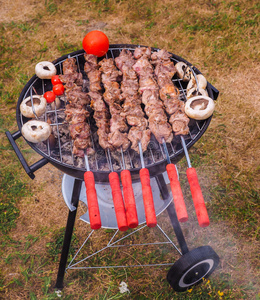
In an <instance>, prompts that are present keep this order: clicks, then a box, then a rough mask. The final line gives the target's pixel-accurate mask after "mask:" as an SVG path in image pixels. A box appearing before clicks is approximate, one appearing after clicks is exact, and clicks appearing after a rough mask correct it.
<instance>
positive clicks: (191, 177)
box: [186, 168, 209, 227]
mask: <svg viewBox="0 0 260 300" xmlns="http://www.w3.org/2000/svg"><path fill="white" fill-rule="evenodd" d="M186 174H187V178H188V181H189V184H190V190H191V196H192V199H193V203H194V207H195V211H196V215H197V218H198V221H199V225H200V227H207V226H209V216H208V212H207V208H206V205H205V202H204V198H203V195H202V191H201V188H200V185H199V180H198V176H197V172H196V169H194V168H188V169H187V170H186Z"/></svg>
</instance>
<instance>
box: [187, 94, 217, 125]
mask: <svg viewBox="0 0 260 300" xmlns="http://www.w3.org/2000/svg"><path fill="white" fill-rule="evenodd" d="M184 109H185V113H186V115H187V116H189V117H190V118H192V119H195V120H205V119H207V118H208V117H210V116H211V115H212V114H213V111H214V109H215V103H214V101H213V100H212V99H211V98H210V97H207V96H195V97H192V98H190V99H189V100H188V101H187V102H186V103H185V108H184Z"/></svg>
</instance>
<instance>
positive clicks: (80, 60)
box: [17, 45, 210, 172]
mask: <svg viewBox="0 0 260 300" xmlns="http://www.w3.org/2000/svg"><path fill="white" fill-rule="evenodd" d="M123 48H127V49H128V50H130V51H132V52H133V51H134V49H135V48H136V46H134V45H111V46H110V49H109V51H108V53H107V55H106V57H107V58H113V59H114V58H115V57H117V56H118V55H119V54H120V51H121V50H122V49H123ZM158 50H159V49H155V48H152V52H154V51H158ZM67 57H74V58H76V61H77V66H78V72H82V73H83V78H84V63H85V59H84V52H83V50H82V51H77V52H74V53H71V54H68V55H66V56H63V57H62V58H60V59H59V60H56V62H54V64H55V66H56V68H57V73H58V74H62V63H63V62H64V61H65V60H66V59H67ZM171 59H172V61H173V62H174V63H177V62H178V61H180V60H182V61H185V60H183V59H181V58H179V57H178V56H175V55H173V57H172V58H171ZM185 62H186V61H185ZM186 63H188V62H186ZM188 64H189V63H188ZM189 65H190V64H189ZM194 69H195V68H194ZM195 73H197V74H198V73H199V71H198V70H196V69H195V72H194V74H195ZM32 79H33V80H31V83H30V84H29V85H28V86H27V87H26V88H25V89H24V91H23V93H22V94H21V96H20V98H19V101H18V102H19V103H18V105H20V103H21V101H23V99H25V98H27V97H29V96H31V97H32V96H33V95H43V94H44V93H45V92H46V91H48V90H51V89H52V85H51V81H50V80H42V79H39V78H38V77H36V76H34V77H33V78H32ZM172 81H173V82H174V84H175V85H176V86H177V87H178V89H179V91H180V99H181V100H182V101H185V100H186V86H187V83H185V82H183V81H182V80H181V79H177V78H175V77H174V78H173V80H172ZM208 92H209V94H210V90H208ZM60 99H63V100H64V101H61V102H62V106H61V107H60V108H57V107H56V105H55V108H54V109H52V108H51V106H50V104H48V105H47V109H46V112H45V114H44V115H43V116H41V117H40V118H39V119H41V120H44V121H47V120H48V119H51V127H52V129H53V132H54V134H55V136H56V140H57V143H56V146H55V148H54V149H51V147H50V142H49V140H47V143H39V144H31V143H29V144H30V146H31V147H33V148H34V149H35V150H36V151H37V152H38V153H39V154H41V155H42V156H44V157H47V158H48V159H49V160H50V161H51V162H53V163H55V164H58V165H59V164H61V165H63V166H64V167H65V168H66V167H67V168H70V169H74V170H80V171H82V172H84V171H85V170H86V168H85V162H84V158H78V157H75V156H73V154H72V146H73V145H72V140H71V138H70V136H69V134H68V133H67V134H66V133H65V132H66V130H67V131H68V124H67V123H65V112H64V111H65V103H66V98H65V96H61V97H60ZM17 114H18V116H17V119H18V120H19V121H18V125H20V129H21V127H22V125H23V124H24V123H25V122H26V121H27V120H28V119H26V118H24V117H23V116H22V114H21V113H20V110H19V108H18V110H17ZM90 118H91V117H90ZM93 122H94V121H93V120H92V119H90V120H89V123H90V125H91V129H92V134H91V139H92V142H93V145H94V150H95V155H94V156H92V157H89V165H90V169H91V170H92V171H93V172H99V171H100V172H109V171H110V162H109V158H108V156H107V154H106V152H105V151H104V150H103V149H102V148H101V147H100V146H99V144H98V141H97V136H96V134H95V131H96V128H95V125H94V123H93ZM209 122H210V119H208V120H203V121H195V120H191V121H190V124H189V128H190V132H189V134H188V135H187V136H185V141H186V145H187V147H188V148H189V147H190V146H192V145H193V144H194V143H195V142H196V141H197V140H198V139H199V138H200V137H201V135H202V134H203V133H204V132H205V130H206V129H207V127H208V125H209ZM167 149H168V152H169V155H170V158H171V160H172V161H173V162H174V160H175V159H177V160H179V159H180V156H181V157H182V156H183V148H182V146H181V142H180V139H179V138H178V137H174V139H173V141H172V142H171V143H168V144H167ZM123 156H124V162H125V165H126V168H127V169H129V170H130V171H132V172H133V171H135V170H137V171H138V170H139V169H140V168H141V161H140V157H139V154H137V153H136V152H135V151H133V150H132V149H129V150H127V151H125V152H124V153H123ZM111 160H112V162H113V169H114V170H115V171H121V170H123V160H122V153H121V152H118V153H117V152H111ZM165 161H166V155H165V153H164V149H163V147H162V145H160V144H159V143H158V142H157V140H156V139H155V138H154V136H153V135H152V136H151V141H150V144H149V146H148V149H147V151H146V152H145V153H144V162H145V166H146V167H147V168H151V167H152V166H155V165H158V164H162V163H165Z"/></svg>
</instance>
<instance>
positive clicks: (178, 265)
mask: <svg viewBox="0 0 260 300" xmlns="http://www.w3.org/2000/svg"><path fill="white" fill-rule="evenodd" d="M218 263H219V257H218V255H217V254H216V252H215V251H214V250H213V249H212V248H211V247H210V246H201V247H198V248H196V249H193V250H191V251H189V252H188V253H186V254H184V255H183V256H182V257H181V258H180V259H178V260H177V261H176V262H175V263H174V265H173V266H172V267H171V268H170V270H169V272H168V274H167V280H168V282H169V284H170V285H171V287H172V288H173V289H174V290H175V291H176V292H184V291H186V290H187V289H189V288H191V286H193V285H197V284H199V283H200V282H201V281H202V280H203V278H207V277H208V276H209V275H210V274H211V273H212V272H213V271H214V270H215V269H216V267H217V266H218Z"/></svg>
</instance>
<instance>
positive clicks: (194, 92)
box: [187, 88, 209, 99]
mask: <svg viewBox="0 0 260 300" xmlns="http://www.w3.org/2000/svg"><path fill="white" fill-rule="evenodd" d="M200 95H202V96H208V95H209V94H208V92H207V90H204V89H199V90H197V88H192V89H190V90H188V91H187V99H189V98H191V97H195V96H200Z"/></svg>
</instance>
